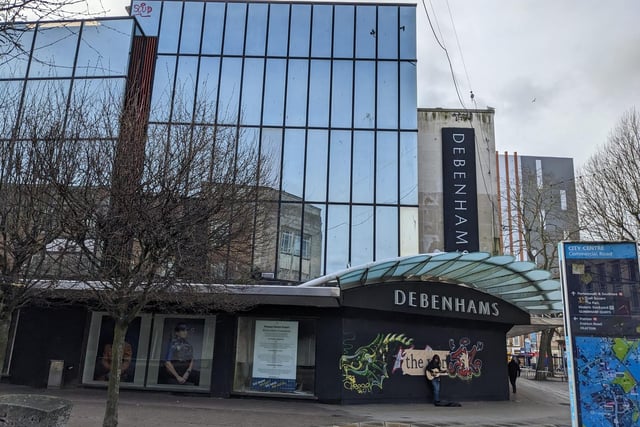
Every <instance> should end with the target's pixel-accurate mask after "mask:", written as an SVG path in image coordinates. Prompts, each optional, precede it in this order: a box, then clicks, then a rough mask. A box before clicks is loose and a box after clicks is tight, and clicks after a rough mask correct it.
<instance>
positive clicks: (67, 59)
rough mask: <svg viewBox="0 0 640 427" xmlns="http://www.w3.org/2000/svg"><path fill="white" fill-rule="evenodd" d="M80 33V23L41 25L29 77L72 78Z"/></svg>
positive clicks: (37, 34)
mask: <svg viewBox="0 0 640 427" xmlns="http://www.w3.org/2000/svg"><path fill="white" fill-rule="evenodd" d="M79 32H80V22H68V23H60V24H40V25H39V26H38V32H37V33H36V42H35V45H34V48H33V58H32V60H31V69H30V70H29V77H70V76H71V74H72V72H73V62H74V60H75V54H76V49H77V47H78V34H79Z"/></svg>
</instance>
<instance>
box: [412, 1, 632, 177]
mask: <svg viewBox="0 0 640 427" xmlns="http://www.w3.org/2000/svg"><path fill="white" fill-rule="evenodd" d="M425 4H426V6H427V10H428V11H429V16H430V17H431V22H432V23H433V25H434V27H435V30H436V34H437V35H438V38H439V39H440V40H441V41H443V44H444V45H445V47H446V48H447V51H448V52H449V56H450V57H451V60H452V63H453V69H454V72H455V75H456V79H457V81H458V85H459V87H460V93H461V95H462V97H463V101H464V103H465V105H466V107H467V108H473V107H475V106H477V108H486V107H487V106H491V107H494V108H495V110H496V112H495V131H496V149H497V150H498V151H500V152H503V151H509V152H513V151H517V152H518V153H519V154H522V155H540V156H557V157H572V158H573V159H574V166H575V167H576V168H579V167H580V166H581V165H582V164H584V162H585V161H586V160H587V159H588V157H589V156H591V155H592V154H594V153H595V152H596V150H597V148H598V146H600V145H602V144H603V143H604V142H605V141H606V139H607V136H608V135H609V133H610V131H611V130H612V129H613V128H614V127H615V126H616V124H617V122H618V120H619V118H620V117H621V115H622V114H623V113H624V112H625V111H628V110H629V109H631V108H633V107H637V108H639V109H640V1H637V0H608V1H599V0H598V1H595V0H564V1H563V0H518V1H516V0H510V1H506V0H448V1H447V0H425ZM449 10H450V11H451V13H449ZM417 12H418V27H419V28H418V60H419V64H418V106H420V107H451V108H457V107H459V106H460V102H459V101H458V98H457V95H456V92H455V87H454V86H453V83H452V81H453V80H452V77H451V72H450V69H449V65H448V62H447V60H446V55H445V52H444V51H443V50H442V49H441V48H440V47H439V46H438V45H437V42H436V39H435V37H434V35H433V33H432V32H431V29H430V27H429V23H428V21H427V19H426V14H425V10H424V7H423V3H422V1H421V0H419V1H418V9H417ZM454 27H455V32H454ZM456 33H457V36H458V37H457V40H456V36H455V34H456ZM457 41H459V44H460V49H459V48H458V43H457ZM460 52H462V54H461V53H460ZM462 58H463V59H464V64H466V67H465V66H464V65H463V61H462ZM465 68H466V73H465ZM467 74H468V78H467ZM470 90H473V92H474V95H475V98H474V101H475V105H474V104H473V103H471V100H470V98H469V91H470Z"/></svg>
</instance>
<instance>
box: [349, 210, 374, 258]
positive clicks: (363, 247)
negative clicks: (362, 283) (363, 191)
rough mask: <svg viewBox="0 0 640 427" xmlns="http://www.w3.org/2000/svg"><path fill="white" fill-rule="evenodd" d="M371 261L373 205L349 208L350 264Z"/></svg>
mask: <svg viewBox="0 0 640 427" xmlns="http://www.w3.org/2000/svg"><path fill="white" fill-rule="evenodd" d="M371 261H373V206H353V208H352V210H351V266H352V267H353V266H356V265H361V264H365V263H368V262H371Z"/></svg>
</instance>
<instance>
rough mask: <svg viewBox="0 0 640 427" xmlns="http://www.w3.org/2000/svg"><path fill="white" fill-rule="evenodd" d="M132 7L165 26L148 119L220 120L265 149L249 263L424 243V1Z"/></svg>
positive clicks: (287, 271) (326, 266) (295, 271)
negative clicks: (420, 114) (420, 21)
mask: <svg viewBox="0 0 640 427" xmlns="http://www.w3.org/2000/svg"><path fill="white" fill-rule="evenodd" d="M132 14H133V15H135V16H136V17H137V18H138V22H139V23H140V25H141V26H142V27H143V29H144V31H145V33H146V34H147V35H151V36H153V35H158V36H159V45H158V58H157V63H156V70H155V77H154V87H153V95H152V106H151V117H150V124H151V126H169V127H171V126H178V125H186V124H191V125H193V124H197V125H203V126H215V127H216V129H218V130H219V131H221V132H222V131H224V132H229V133H230V134H231V135H235V137H236V138H237V140H238V146H239V147H242V146H251V147H258V149H259V150H260V154H261V156H260V161H261V162H262V164H261V165H260V171H261V172H260V175H259V176H258V177H256V182H258V185H261V186H262V187H263V191H262V192H261V193H260V196H258V197H257V198H256V200H252V201H248V202H247V206H246V207H243V208H246V209H256V210H258V207H262V208H264V209H266V211H267V212H269V219H268V221H267V222H266V224H261V225H260V227H259V228H260V229H258V227H256V230H255V233H254V235H255V236H256V237H255V238H254V241H253V242H250V243H246V244H252V245H253V251H252V255H251V259H250V260H242V262H243V263H245V264H246V266H245V267H247V269H248V268H251V270H252V271H253V272H254V273H255V272H256V271H258V272H261V273H266V274H265V275H264V277H274V278H277V279H281V280H291V281H306V280H309V279H312V278H315V277H319V276H321V275H323V274H326V273H330V272H333V271H336V270H340V269H344V268H346V267H349V266H352V265H357V264H361V263H366V262H370V261H374V260H380V259H384V258H389V257H396V256H399V255H408V254H412V253H417V251H418V244H417V242H418V240H417V238H416V235H417V213H418V209H417V205H418V195H417V123H416V122H417V113H416V52H415V51H416V34H415V5H371V4H368V5H352V4H327V3H321V4H315V3H314V4H308V3H291V4H289V3H264V2H261V3H244V2H228V3H225V2H173V1H165V2H154V1H151V2H149V1H147V2H141V1H134V2H133V4H132ZM258 235H261V236H263V237H265V235H266V239H259V238H258ZM229 263H230V260H227V265H225V266H223V268H225V269H226V275H227V277H229V278H232V279H233V278H234V277H233V275H234V274H235V273H234V272H237V271H240V270H238V269H237V268H232V267H231V266H230V265H229ZM217 267H218V268H220V266H217ZM245 272H246V271H245ZM235 278H236V279H237V277H235Z"/></svg>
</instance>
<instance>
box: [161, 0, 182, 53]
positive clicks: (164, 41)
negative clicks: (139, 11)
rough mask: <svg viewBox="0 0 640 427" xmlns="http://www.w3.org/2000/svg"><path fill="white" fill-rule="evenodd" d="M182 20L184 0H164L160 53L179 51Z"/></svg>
mask: <svg viewBox="0 0 640 427" xmlns="http://www.w3.org/2000/svg"><path fill="white" fill-rule="evenodd" d="M181 20H182V2H169V1H168V2H163V4H162V19H161V20H160V39H159V40H158V52H159V53H176V52H177V51H178V38H179V37H180V21H181Z"/></svg>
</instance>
